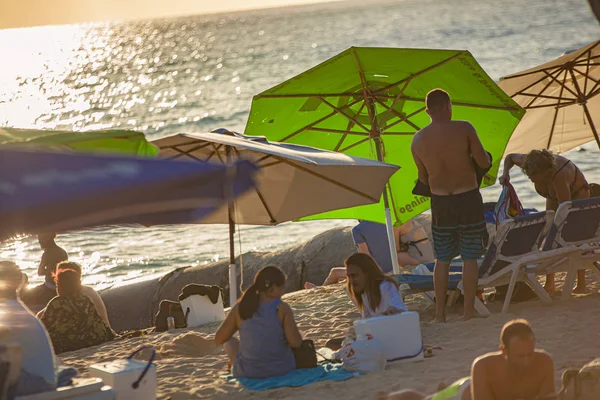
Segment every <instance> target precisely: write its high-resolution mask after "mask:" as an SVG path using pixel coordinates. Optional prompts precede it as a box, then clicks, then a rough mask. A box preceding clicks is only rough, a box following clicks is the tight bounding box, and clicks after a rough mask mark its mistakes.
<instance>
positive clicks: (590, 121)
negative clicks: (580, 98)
mask: <svg viewBox="0 0 600 400" xmlns="http://www.w3.org/2000/svg"><path fill="white" fill-rule="evenodd" d="M583 112H584V113H585V116H586V117H587V120H588V122H589V123H590V128H591V129H592V133H593V134H594V138H595V139H596V144H597V145H598V149H600V138H599V137H598V131H596V125H594V120H593V119H592V116H591V114H590V110H588V106H587V103H583Z"/></svg>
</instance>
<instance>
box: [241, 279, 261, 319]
mask: <svg viewBox="0 0 600 400" xmlns="http://www.w3.org/2000/svg"><path fill="white" fill-rule="evenodd" d="M259 304H260V291H259V288H258V285H257V284H256V282H255V283H253V284H252V285H250V287H249V288H248V289H246V290H245V291H244V294H242V297H241V298H240V300H239V305H240V306H239V311H240V317H242V319H249V318H252V315H253V314H254V313H255V312H256V310H258V306H259Z"/></svg>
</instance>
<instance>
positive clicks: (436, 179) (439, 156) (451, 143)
mask: <svg viewBox="0 0 600 400" xmlns="http://www.w3.org/2000/svg"><path fill="white" fill-rule="evenodd" d="M426 106H427V113H428V114H429V116H430V117H431V123H430V124H429V125H427V126H426V127H425V128H423V129H421V130H420V131H419V132H417V133H416V134H415V136H414V138H413V141H412V153H413V158H414V160H415V164H416V165H417V168H418V171H419V180H420V181H421V182H422V183H423V184H426V185H428V186H429V187H430V190H431V217H432V221H431V222H432V234H433V247H434V251H435V255H436V258H437V261H436V263H435V269H434V273H433V275H434V288H435V297H436V299H437V300H436V318H435V321H436V322H445V321H446V309H445V304H446V291H447V289H448V274H449V268H450V261H452V259H454V258H455V257H457V256H459V255H460V256H461V257H462V261H463V284H464V296H465V299H464V307H465V309H464V319H465V320H467V319H470V318H472V317H473V316H474V315H475V295H476V291H477V280H478V275H479V270H478V266H477V259H478V258H479V257H481V256H482V255H483V252H484V250H485V246H486V244H487V239H488V233H487V229H486V225H485V218H484V209H483V200H482V198H481V194H480V193H479V185H478V183H477V175H476V172H475V165H474V164H477V166H478V167H480V168H482V169H485V168H489V166H490V158H489V156H488V154H487V153H486V151H485V150H484V148H483V146H482V144H481V142H480V141H479V138H478V136H477V132H476V131H475V128H474V127H473V126H472V125H471V124H470V123H469V122H466V121H452V103H451V101H450V96H448V93H446V92H445V91H443V90H441V89H435V90H432V91H431V92H429V93H428V94H427V98H426Z"/></svg>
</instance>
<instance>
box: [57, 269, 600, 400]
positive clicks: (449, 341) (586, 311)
mask: <svg viewBox="0 0 600 400" xmlns="http://www.w3.org/2000/svg"><path fill="white" fill-rule="evenodd" d="M562 279H564V276H561V275H560V274H559V275H558V276H557V283H558V288H559V289H560V287H561V285H562ZM588 283H589V284H590V288H591V292H592V294H588V295H581V296H576V297H574V298H573V299H572V300H569V301H560V300H558V299H557V300H555V301H554V303H553V304H552V305H551V306H544V305H542V304H541V303H540V302H539V301H537V300H532V301H529V302H526V303H520V304H513V305H511V308H510V310H509V314H506V315H501V314H499V311H500V308H501V304H500V303H491V304H489V305H488V306H489V308H490V309H491V311H492V313H493V315H492V316H491V317H489V318H485V319H475V320H471V321H468V322H462V321H459V319H460V314H459V311H460V309H459V307H460V306H455V307H454V308H453V309H451V310H450V316H449V321H448V323H446V324H431V323H430V322H429V321H431V320H432V319H433V309H432V306H431V305H429V304H428V303H427V302H426V301H425V300H424V299H423V298H422V297H420V296H409V297H407V299H406V300H407V305H408V307H409V309H410V310H412V311H418V312H419V314H420V316H421V327H422V334H423V341H424V343H425V344H427V345H432V346H438V347H441V350H434V356H433V357H432V358H426V359H425V360H423V361H419V362H414V363H394V364H388V366H387V368H386V370H385V371H380V372H374V373H370V374H367V375H363V376H360V377H355V378H351V379H350V380H347V381H344V382H330V381H325V382H319V383H316V384H313V385H309V386H305V387H302V388H281V389H273V390H267V391H261V392H251V391H248V390H246V389H244V388H243V387H242V386H240V385H239V384H237V383H227V382H226V381H225V380H224V379H222V378H220V376H222V375H224V374H226V373H227V372H226V366H227V359H226V356H225V354H224V353H223V351H222V350H221V349H220V348H217V347H215V346H214V344H213V343H212V340H211V339H212V336H213V334H214V332H215V330H216V329H217V327H218V324H211V325H207V326H203V327H200V328H196V329H181V330H175V331H171V332H166V333H162V334H151V335H148V336H145V337H140V338H134V339H128V340H120V341H114V342H111V343H107V344H104V345H101V346H97V347H92V348H88V349H83V350H79V351H76V352H71V353H64V354H62V355H61V357H60V358H61V359H62V361H63V363H64V364H67V365H69V366H73V367H75V368H77V369H78V370H79V371H80V372H81V373H82V376H83V377H86V376H88V372H87V367H88V366H89V365H91V364H93V363H96V362H102V361H110V360H114V359H120V358H125V357H127V356H128V355H129V354H130V353H131V352H132V351H133V350H135V349H136V348H138V347H139V346H141V345H144V344H150V345H152V346H154V347H155V348H156V350H157V360H156V365H157V372H158V382H157V395H158V398H160V399H173V400H177V399H199V398H213V399H225V398H226V399H242V398H248V397H250V396H252V398H257V399H258V398H260V399H262V398H265V399H266V398H275V399H279V398H286V399H307V398H323V399H330V398H344V399H370V398H374V395H375V393H376V391H377V390H386V391H393V390H399V389H404V388H414V389H417V390H421V391H424V392H432V391H434V390H435V388H436V386H437V383H438V382H441V381H444V382H451V381H453V380H455V379H458V378H461V377H463V376H466V375H468V374H469V370H470V365H471V362H472V360H473V359H474V358H475V357H477V356H479V355H481V354H483V353H485V352H489V351H494V350H496V349H497V347H498V336H499V332H500V328H501V327H502V325H503V324H504V323H505V322H506V321H508V320H510V319H513V318H516V317H521V318H526V319H527V320H529V321H530V322H531V324H532V325H533V328H534V330H535V333H536V335H537V339H538V347H540V348H543V349H545V350H547V351H548V352H550V353H551V354H552V356H553V358H554V361H555V367H556V374H555V377H556V385H557V388H560V377H561V375H562V372H563V371H564V370H565V369H567V368H570V367H580V366H582V365H583V364H585V363H587V362H589V361H591V360H593V359H594V358H596V357H598V356H600V344H598V341H597V337H596V334H595V332H596V331H597V330H598V328H599V322H598V319H597V309H598V307H600V295H599V294H598V293H597V292H598V284H597V283H596V282H595V281H594V279H593V278H592V276H591V275H588ZM284 299H285V300H286V301H287V302H289V304H290V305H291V306H292V308H293V310H294V313H295V316H296V320H297V322H298V326H299V328H300V330H301V331H302V332H303V335H304V337H305V338H308V339H313V340H314V341H315V344H316V345H317V347H320V346H322V345H323V344H324V343H325V342H326V341H327V339H329V338H331V337H336V336H340V335H344V333H345V332H346V331H347V330H348V328H349V327H350V326H351V324H352V321H353V320H355V319H357V318H358V317H359V314H358V312H357V311H356V309H355V308H354V307H353V306H352V305H351V303H350V301H349V299H348V297H347V296H346V295H345V293H344V291H343V285H341V284H338V285H333V286H329V287H319V288H317V289H313V290H304V291H300V292H295V293H291V294H288V295H286V296H285V298H284ZM142 356H147V354H146V355H144V354H142Z"/></svg>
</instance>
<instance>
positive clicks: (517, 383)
mask: <svg viewBox="0 0 600 400" xmlns="http://www.w3.org/2000/svg"><path fill="white" fill-rule="evenodd" d="M438 390H439V391H438V392H437V393H435V394H432V395H429V396H427V395H426V394H423V393H420V392H417V391H415V390H402V391H399V392H394V393H389V394H386V393H384V392H379V393H378V394H377V396H376V398H377V400H450V399H452V400H555V399H556V393H555V389H554V363H553V362H552V358H551V357H550V355H549V354H548V353H546V352H545V351H543V350H536V349H535V336H534V335H533V331H532V329H531V326H530V325H529V323H528V322H527V321H525V320H523V319H516V320H513V321H509V322H508V323H506V325H504V327H503V328H502V332H501V333H500V351H499V352H496V353H489V354H486V355H483V356H481V357H479V358H477V359H476V360H475V362H474V363H473V367H472V370H471V378H470V379H468V378H464V379H461V380H459V381H456V382H455V383H453V384H452V385H450V386H446V385H444V384H443V383H442V384H440V385H439V387H438Z"/></svg>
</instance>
